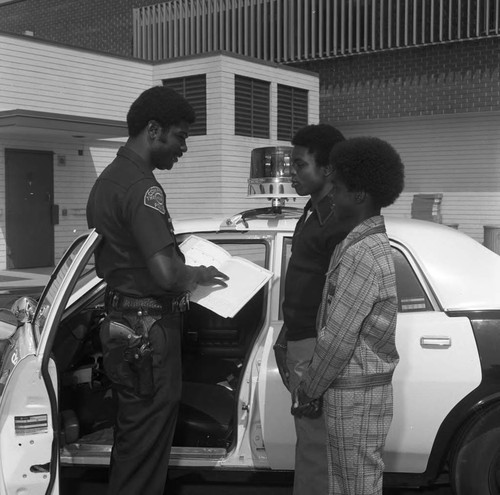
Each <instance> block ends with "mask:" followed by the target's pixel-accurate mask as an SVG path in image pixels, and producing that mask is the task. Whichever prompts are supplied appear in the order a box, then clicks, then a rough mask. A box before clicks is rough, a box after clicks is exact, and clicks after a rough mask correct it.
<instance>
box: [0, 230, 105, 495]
mask: <svg viewBox="0 0 500 495" xmlns="http://www.w3.org/2000/svg"><path fill="white" fill-rule="evenodd" d="M99 240H100V237H99V236H98V235H97V234H96V233H95V232H92V233H91V234H90V235H89V236H82V237H80V238H79V239H77V240H76V241H75V242H74V243H73V245H72V246H71V247H70V248H69V249H68V251H67V252H66V253H65V255H64V256H63V258H62V260H61V262H60V263H59V264H58V266H57V268H56V270H55V271H54V272H53V274H52V276H51V278H50V281H49V283H48V284H47V287H46V288H45V290H44V292H43V294H42V296H41V298H40V301H39V302H38V304H37V305H36V310H35V311H34V315H31V316H26V315H24V317H25V318H24V319H25V320H27V321H24V322H23V323H22V324H21V325H20V326H19V327H18V328H17V330H16V331H15V332H14V334H13V335H12V336H11V337H10V338H9V339H8V343H7V345H5V346H4V348H3V353H2V355H1V372H0V493H2V495H14V494H16V495H17V494H19V493H29V494H30V495H49V494H50V495H58V494H59V479H58V476H59V412H58V398H57V390H58V383H57V370H56V366H55V363H54V361H53V360H52V359H51V356H50V349H51V347H52V342H53V340H54V337H55V334H56V332H57V328H58V325H59V322H60V320H61V317H62V315H63V314H64V311H65V309H66V308H67V307H68V306H70V305H71V304H72V303H73V302H74V301H75V300H77V299H78V297H79V296H80V294H81V291H84V290H87V287H84V285H85V280H86V277H85V276H83V277H82V272H83V270H84V268H85V267H86V266H87V262H88V260H89V259H90V258H91V256H92V255H93V252H94V249H95V247H96V246H97V244H98V242H99ZM87 278H88V279H91V278H92V280H95V273H92V274H91V275H90V274H89V277H87Z"/></svg>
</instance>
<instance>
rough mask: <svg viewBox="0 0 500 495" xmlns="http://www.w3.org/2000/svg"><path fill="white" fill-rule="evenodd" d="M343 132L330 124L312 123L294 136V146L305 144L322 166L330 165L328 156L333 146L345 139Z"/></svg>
mask: <svg viewBox="0 0 500 495" xmlns="http://www.w3.org/2000/svg"><path fill="white" fill-rule="evenodd" d="M344 140H345V137H344V136H343V134H342V133H341V132H340V131H339V130H338V129H336V128H335V127H333V126H332V125H330V124H311V125H306V126H305V127H302V128H301V129H299V130H298V131H297V132H296V133H295V135H294V136H293V138H292V144H293V145H294V146H304V148H307V150H308V151H309V153H312V154H313V155H314V158H315V160H316V164H317V165H318V166H320V167H326V166H327V165H328V157H329V155H330V151H331V150H332V148H333V147H334V146H335V145H336V144H337V143H340V142H341V141H344Z"/></svg>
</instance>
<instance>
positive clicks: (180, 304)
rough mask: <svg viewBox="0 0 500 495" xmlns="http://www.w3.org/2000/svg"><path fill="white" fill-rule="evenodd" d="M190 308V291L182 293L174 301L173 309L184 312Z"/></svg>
mask: <svg viewBox="0 0 500 495" xmlns="http://www.w3.org/2000/svg"><path fill="white" fill-rule="evenodd" d="M188 309H189V292H186V293H184V294H182V296H179V297H177V298H176V299H174V300H173V301H172V311H179V312H181V313H184V311H187V310H188Z"/></svg>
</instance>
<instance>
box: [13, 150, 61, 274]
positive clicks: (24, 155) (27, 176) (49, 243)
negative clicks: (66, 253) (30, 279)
mask: <svg viewBox="0 0 500 495" xmlns="http://www.w3.org/2000/svg"><path fill="white" fill-rule="evenodd" d="M5 164H6V166H5V187H6V242H7V268H33V267H44V266H52V265H53V264H54V223H56V222H57V218H56V216H55V215H54V214H55V213H56V210H55V206H54V201H53V198H54V170H53V153H52V152H46V151H29V150H12V149H10V150H6V151H5Z"/></svg>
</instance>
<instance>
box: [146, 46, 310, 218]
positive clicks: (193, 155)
mask: <svg viewBox="0 0 500 495" xmlns="http://www.w3.org/2000/svg"><path fill="white" fill-rule="evenodd" d="M202 73H205V74H207V135H206V136H193V137H190V138H189V139H188V141H187V145H188V149H189V151H188V153H186V154H185V155H184V156H183V157H182V159H181V162H180V163H178V164H177V165H176V166H175V167H174V169H173V170H172V171H171V172H168V173H162V174H161V177H160V174H158V178H159V179H160V181H161V182H162V185H163V186H164V187H165V190H166V192H167V195H168V201H169V209H170V212H171V214H172V216H173V217H174V222H175V218H176V217H177V218H180V217H192V216H206V215H223V216H231V215H233V214H235V213H237V212H240V211H243V210H246V209H253V208H260V207H268V206H270V203H269V201H268V200H267V199H265V198H264V199H263V198H247V189H248V179H249V176H250V159H251V152H252V149H254V148H259V147H264V146H289V145H290V143H289V142H284V141H279V140H278V139H277V124H276V122H277V84H286V85H290V86H295V87H299V88H304V89H307V90H309V101H310V107H309V121H310V122H311V123H317V122H318V119H319V80H318V78H317V76H316V75H315V74H313V73H311V72H306V71H303V70H293V69H289V68H287V67H283V66H280V65H277V64H271V63H264V62H255V63H254V62H252V61H250V60H248V59H244V58H242V57H235V56H228V55H227V54H223V55H218V56H211V57H206V58H203V57H202V58H185V59H183V60H182V61H178V62H175V61H174V62H169V63H165V64H161V65H157V66H155V69H154V83H155V84H160V83H161V80H162V79H164V78H169V77H184V76H192V75H196V74H202ZM235 74H238V75H242V76H245V77H252V78H256V79H261V80H264V81H270V82H271V111H270V119H271V128H270V131H271V132H270V139H259V138H251V137H245V136H235V135H234V75H235ZM303 204H304V201H303V200H302V199H301V198H299V199H297V200H296V201H292V202H291V203H290V205H291V206H302V205H303Z"/></svg>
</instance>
